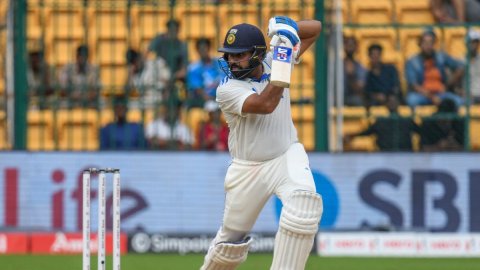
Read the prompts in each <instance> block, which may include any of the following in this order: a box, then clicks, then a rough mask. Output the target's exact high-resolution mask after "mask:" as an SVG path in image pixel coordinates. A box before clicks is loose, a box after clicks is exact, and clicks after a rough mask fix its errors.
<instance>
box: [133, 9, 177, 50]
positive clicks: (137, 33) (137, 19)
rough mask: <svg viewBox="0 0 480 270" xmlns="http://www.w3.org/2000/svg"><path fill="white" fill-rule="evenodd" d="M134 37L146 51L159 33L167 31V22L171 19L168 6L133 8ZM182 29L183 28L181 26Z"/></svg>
mask: <svg viewBox="0 0 480 270" xmlns="http://www.w3.org/2000/svg"><path fill="white" fill-rule="evenodd" d="M131 12H132V21H133V23H132V26H133V27H132V35H133V36H134V39H135V40H138V41H139V42H140V44H139V45H142V46H141V47H140V48H141V50H142V51H146V50H147V47H148V44H149V43H150V41H151V40H152V39H153V38H154V37H155V36H156V35H157V34H159V33H165V32H166V31H167V26H166V25H167V21H168V20H169V19H170V9H169V7H168V6H166V5H165V6H155V7H154V8H153V7H150V6H138V5H134V6H133V7H132V11H131ZM180 27H182V26H180Z"/></svg>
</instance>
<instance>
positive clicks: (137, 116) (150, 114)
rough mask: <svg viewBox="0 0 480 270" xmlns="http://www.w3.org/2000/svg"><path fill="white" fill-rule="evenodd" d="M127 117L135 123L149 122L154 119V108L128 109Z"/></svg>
mask: <svg viewBox="0 0 480 270" xmlns="http://www.w3.org/2000/svg"><path fill="white" fill-rule="evenodd" d="M127 119H128V121H131V122H136V123H150V122H152V121H153V120H155V109H147V110H144V111H143V112H142V110H140V109H129V110H128V114H127Z"/></svg>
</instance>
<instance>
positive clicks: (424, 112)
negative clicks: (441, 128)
mask: <svg viewBox="0 0 480 270" xmlns="http://www.w3.org/2000/svg"><path fill="white" fill-rule="evenodd" d="M436 111H437V107H436V106H435V105H422V106H417V107H415V115H416V116H418V117H427V116H430V115H432V114H433V113H435V112H436Z"/></svg>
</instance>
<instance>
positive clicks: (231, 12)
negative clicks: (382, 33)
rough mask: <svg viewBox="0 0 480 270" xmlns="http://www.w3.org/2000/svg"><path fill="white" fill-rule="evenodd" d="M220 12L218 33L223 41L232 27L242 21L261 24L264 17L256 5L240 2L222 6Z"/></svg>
mask: <svg viewBox="0 0 480 270" xmlns="http://www.w3.org/2000/svg"><path fill="white" fill-rule="evenodd" d="M218 13H219V16H220V18H219V19H220V24H219V26H220V28H219V31H220V32H219V33H218V35H219V39H220V42H223V38H224V37H225V35H226V34H227V31H228V29H230V27H232V26H234V25H237V24H240V23H250V24H253V25H260V22H261V21H260V20H261V18H262V13H261V11H260V10H259V9H257V8H256V7H254V6H246V5H239V4H229V5H223V6H220V8H219V11H218Z"/></svg>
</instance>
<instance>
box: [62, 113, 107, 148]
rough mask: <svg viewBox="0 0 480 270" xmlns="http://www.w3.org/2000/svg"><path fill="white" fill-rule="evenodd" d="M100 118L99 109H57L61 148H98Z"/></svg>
mask: <svg viewBox="0 0 480 270" xmlns="http://www.w3.org/2000/svg"><path fill="white" fill-rule="evenodd" d="M99 120H100V119H99V115H98V112H97V110H93V109H72V110H59V111H57V125H56V131H57V132H58V133H57V134H58V135H57V136H58V148H59V150H76V151H92V150H97V149H98V138H99V136H98V130H99V123H100V121H99Z"/></svg>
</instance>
